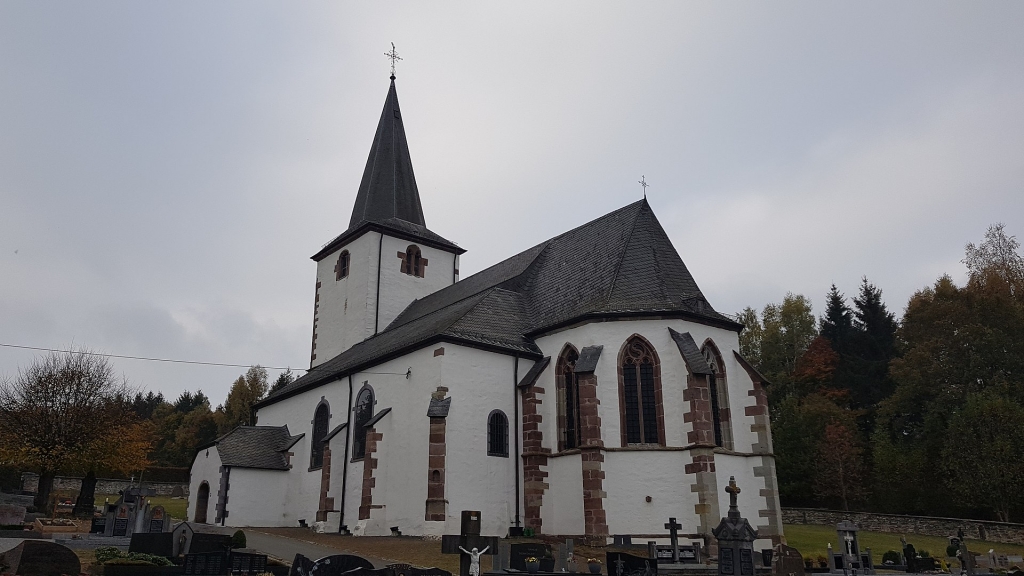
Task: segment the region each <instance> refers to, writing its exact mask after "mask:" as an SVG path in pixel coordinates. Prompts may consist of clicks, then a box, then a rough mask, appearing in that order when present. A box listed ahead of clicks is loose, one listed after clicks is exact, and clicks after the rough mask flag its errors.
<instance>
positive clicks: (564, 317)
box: [257, 199, 743, 407]
mask: <svg viewBox="0 0 1024 576" xmlns="http://www.w3.org/2000/svg"><path fill="white" fill-rule="evenodd" d="M643 315H647V316H671V317H685V318H689V319H692V320H695V321H697V322H702V323H705V324H712V325H716V326H722V327H724V328H727V329H731V330H736V331H739V330H741V329H742V328H743V326H742V324H739V323H737V322H736V321H735V320H732V319H731V318H728V317H726V316H723V315H722V314H719V313H718V312H716V311H715V310H714V309H713V308H712V307H711V305H710V304H709V303H708V302H707V300H706V299H705V298H704V295H703V294H702V293H701V291H700V289H699V288H698V287H697V283H696V282H694V280H693V277H692V276H691V275H690V273H689V271H688V270H687V269H686V265H685V264H683V261H682V259H681V258H680V257H679V254H678V253H677V252H676V250H675V248H674V247H673V246H672V243H671V241H670V240H669V238H668V235H667V234H666V233H665V230H664V229H663V228H662V227H661V224H660V223H659V222H658V219H657V218H656V217H655V215H654V212H653V211H652V210H651V207H650V205H649V204H648V203H647V200H646V199H644V200H640V201H638V202H634V203H633V204H630V205H628V206H625V207H623V208H620V209H618V210H615V211H614V212H611V213H609V214H606V215H604V216H601V217H600V218H597V219H596V220H593V221H592V222H589V223H587V224H584V225H582V226H580V227H578V228H575V229H573V230H570V231H569V232H566V233H564V234H562V235H560V236H556V237H554V238H552V239H550V240H547V241H545V242H542V243H540V244H538V245H536V246H534V247H532V248H530V249H528V250H525V251H523V252H521V253H519V254H516V255H515V256H512V257H511V258H508V259H507V260H504V261H502V262H499V263H498V264H495V265H494V266H491V267H490V268H487V269H486V270H483V271H481V272H478V273H477V274H474V275H472V276H470V277H468V278H466V279H464V280H460V281H459V282H457V283H455V284H454V285H452V286H449V287H447V288H444V289H442V290H439V291H437V292H435V293H433V294H430V295H428V296H426V297H424V298H422V299H419V300H416V301H413V302H412V303H411V304H409V306H408V307H407V308H406V309H405V310H404V311H403V312H402V313H401V314H400V315H399V316H398V317H397V318H396V319H395V320H394V321H393V322H392V323H391V324H390V325H389V326H387V328H385V329H384V330H383V331H382V332H380V333H379V334H377V335H376V336H373V337H371V338H368V339H367V340H364V341H363V342H360V343H359V344H356V345H355V346H353V347H351V348H349V349H348V350H346V351H345V352H342V353H341V354H339V355H338V356H336V357H334V358H332V359H330V360H328V361H327V362H324V363H323V364H321V365H320V366H317V367H316V368H314V369H312V370H310V371H309V372H307V373H306V374H305V375H303V376H302V377H300V378H298V379H297V380H295V381H294V382H293V383H291V384H290V385H288V386H286V387H284V388H282V389H281V390H278V391H277V392H276V393H274V394H272V395H270V396H269V397H268V398H267V399H266V400H264V401H263V402H261V403H260V404H258V405H257V407H259V406H263V405H266V404H271V403H274V402H277V401H279V400H281V399H283V398H287V397H288V396H291V395H293V394H296V393H298V392H300V391H302V390H306V389H309V388H313V387H315V386H318V385H320V384H323V383H326V382H328V381H332V380H335V379H337V378H340V377H341V376H343V375H345V374H348V373H351V372H355V371H357V370H360V369H362V368H365V367H369V366H372V365H374V364H378V363H380V362H382V361H384V360H386V359H389V358H394V357H396V356H398V355H401V354H403V353H405V352H408V351H411V350H415V349H417V348H420V347H423V346H426V345H429V344H431V343H434V342H440V341H450V342H461V343H466V344H469V345H476V346H480V347H484V348H487V349H493V350H499V351H503V352H508V353H516V354H519V355H521V356H524V357H528V358H535V359H540V358H541V356H542V354H541V350H540V349H539V348H538V347H537V345H536V344H535V343H534V340H533V338H534V337H535V336H536V335H538V334H542V333H545V332H546V331H551V330H554V329H557V328H559V327H561V326H565V325H568V324H570V323H573V322H578V321H582V320H586V319H588V318H601V317H604V318H607V317H614V316H643Z"/></svg>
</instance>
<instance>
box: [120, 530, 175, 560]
mask: <svg viewBox="0 0 1024 576" xmlns="http://www.w3.org/2000/svg"><path fill="white" fill-rule="evenodd" d="M128 551H129V552H139V553H142V554H153V555H154V556H163V557H164V558H171V557H173V556H174V535H173V534H171V533H170V532H158V533H149V534H146V533H141V532H140V533H136V534H132V541H131V543H129V544H128Z"/></svg>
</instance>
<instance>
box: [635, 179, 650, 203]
mask: <svg viewBox="0 0 1024 576" xmlns="http://www.w3.org/2000/svg"><path fill="white" fill-rule="evenodd" d="M637 184H639V185H641V186H643V187H644V198H647V187H648V186H650V184H648V183H647V177H646V176H643V175H641V176H640V179H639V180H637Z"/></svg>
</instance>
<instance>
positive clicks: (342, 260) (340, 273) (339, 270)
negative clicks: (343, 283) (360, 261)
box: [334, 250, 349, 280]
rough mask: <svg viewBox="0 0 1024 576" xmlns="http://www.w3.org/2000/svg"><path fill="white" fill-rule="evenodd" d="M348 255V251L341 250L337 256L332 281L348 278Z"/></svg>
mask: <svg viewBox="0 0 1024 576" xmlns="http://www.w3.org/2000/svg"><path fill="white" fill-rule="evenodd" d="M348 264H349V255H348V250H342V251H341V254H339V255H338V263H337V264H336V265H335V266H334V279H335V280H341V279H342V278H347V277H348Z"/></svg>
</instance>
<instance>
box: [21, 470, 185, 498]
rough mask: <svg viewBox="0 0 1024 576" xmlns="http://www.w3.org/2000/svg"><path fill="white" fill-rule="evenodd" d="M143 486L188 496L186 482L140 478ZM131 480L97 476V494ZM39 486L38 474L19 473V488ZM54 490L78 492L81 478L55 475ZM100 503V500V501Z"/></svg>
mask: <svg viewBox="0 0 1024 576" xmlns="http://www.w3.org/2000/svg"><path fill="white" fill-rule="evenodd" d="M142 480H143V481H142V487H143V488H153V489H154V490H156V494H157V496H186V497H187V496H188V482H146V479H145V478H143V479H142ZM131 484H132V482H131V481H130V480H124V479H118V478H97V479H96V493H97V494H117V493H118V492H120V491H121V490H126V489H127V488H128V486H129V485H131ZM38 488H39V475H38V474H35V473H33V472H25V473H24V474H22V475H21V489H22V490H23V491H25V492H35V491H36V490H37V489H38ZM53 489H54V490H65V491H68V492H78V491H79V490H81V489H82V479H81V478H72V477H69V476H57V477H56V478H54V479H53ZM100 504H102V502H100Z"/></svg>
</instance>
